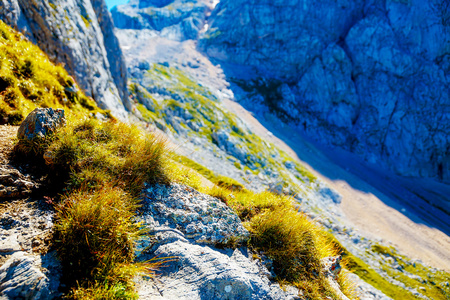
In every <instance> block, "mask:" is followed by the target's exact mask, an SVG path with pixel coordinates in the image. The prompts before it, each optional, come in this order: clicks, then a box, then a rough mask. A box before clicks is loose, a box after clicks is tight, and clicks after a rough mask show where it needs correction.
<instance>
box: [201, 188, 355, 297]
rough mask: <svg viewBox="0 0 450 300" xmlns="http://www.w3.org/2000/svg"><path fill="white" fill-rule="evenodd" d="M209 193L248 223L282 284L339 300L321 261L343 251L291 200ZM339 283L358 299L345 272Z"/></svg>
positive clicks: (257, 246)
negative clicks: (326, 276) (328, 280)
mask: <svg viewBox="0 0 450 300" xmlns="http://www.w3.org/2000/svg"><path fill="white" fill-rule="evenodd" d="M208 193H209V194H210V195H212V196H214V197H218V198H219V199H222V201H224V202H226V203H227V204H228V205H229V206H230V207H231V208H232V209H233V210H234V211H235V212H236V213H237V214H238V215H239V217H240V218H241V220H242V221H244V225H245V227H246V228H247V229H248V230H249V232H250V233H251V239H250V240H249V246H250V247H251V248H252V249H253V250H254V251H256V252H257V253H261V252H262V253H264V255H266V256H267V257H268V258H270V259H271V260H272V261H273V268H274V272H275V274H276V276H277V277H276V279H277V280H278V281H279V282H280V283H282V284H290V285H295V286H297V287H298V288H299V289H300V290H302V291H303V293H304V294H305V295H306V296H307V297H308V298H309V299H324V298H325V297H331V298H332V299H338V296H337V295H336V294H335V293H334V291H333V289H332V288H331V287H330V286H329V284H328V282H327V280H326V278H325V275H324V274H323V270H322V264H321V260H322V259H323V258H325V257H329V256H336V255H338V254H339V253H340V249H339V248H338V247H336V246H335V244H334V243H332V242H331V241H330V240H329V238H328V235H327V233H326V232H325V231H324V230H323V228H321V227H319V226H318V225H316V224H314V223H313V222H312V221H311V220H309V219H308V218H307V217H306V216H305V215H304V214H302V213H300V212H299V211H298V207H297V206H296V205H295V203H294V201H293V200H292V199H291V198H289V197H286V196H280V195H276V194H274V193H271V192H262V193H253V192H251V191H248V190H245V189H242V190H237V189H234V190H232V189H227V188H222V187H218V186H216V187H215V188H213V189H211V190H209V192H208ZM338 282H339V283H340V286H341V289H342V291H343V293H344V294H346V295H347V296H348V297H350V298H351V299H355V298H356V296H355V292H354V290H353V286H352V285H351V283H350V281H349V280H348V279H347V278H346V276H345V273H341V275H340V276H339V279H338Z"/></svg>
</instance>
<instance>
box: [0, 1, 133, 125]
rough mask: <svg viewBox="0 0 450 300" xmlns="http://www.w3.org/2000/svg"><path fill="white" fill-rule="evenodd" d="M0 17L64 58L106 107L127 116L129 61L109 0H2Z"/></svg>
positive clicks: (52, 54)
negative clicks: (115, 29) (116, 27)
mask: <svg viewBox="0 0 450 300" xmlns="http://www.w3.org/2000/svg"><path fill="white" fill-rule="evenodd" d="M0 19H1V20H3V21H4V22H6V23H7V24H9V25H10V26H13V27H15V28H17V29H18V30H19V31H22V32H24V33H25V35H26V36H27V37H28V38H29V39H30V40H31V41H33V42H35V43H37V45H38V46H39V47H40V48H41V49H42V50H43V51H44V52H45V53H47V55H48V56H49V57H50V59H51V60H52V61H54V62H57V63H62V64H63V65H64V66H65V68H66V70H67V71H68V72H69V74H71V75H72V76H74V77H75V78H76V80H77V83H78V84H79V86H80V87H81V88H82V89H83V90H84V92H85V93H86V94H87V95H88V96H91V97H93V98H94V99H95V101H96V102H97V104H98V105H99V106H100V107H101V108H104V109H110V110H111V111H112V113H113V114H114V115H115V116H117V117H119V118H121V119H126V118H127V116H126V113H125V108H124V104H123V103H122V101H123V102H124V103H125V105H127V104H128V103H127V101H128V100H127V85H126V84H127V76H126V69H125V64H124V60H123V57H122V51H121V49H120V47H119V43H118V41H117V38H116V37H115V35H114V32H113V23H112V20H111V15H110V13H109V12H108V10H107V9H106V6H105V3H104V1H103V0H92V1H90V0H89V1H84V0H83V1H82V0H65V1H58V2H57V3H52V2H49V1H29V0H0Z"/></svg>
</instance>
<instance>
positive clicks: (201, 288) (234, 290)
mask: <svg viewBox="0 0 450 300" xmlns="http://www.w3.org/2000/svg"><path fill="white" fill-rule="evenodd" d="M242 251H244V250H239V249H237V250H234V251H232V250H228V251H219V250H218V249H214V248H212V247H208V246H199V245H193V244H189V243H186V242H182V241H175V242H172V243H168V244H165V245H162V246H160V247H159V248H158V249H157V250H156V251H155V252H154V254H155V255H157V256H158V257H174V258H176V259H174V260H172V261H171V262H169V263H167V264H165V267H164V268H163V269H162V270H161V271H162V272H163V274H161V277H160V278H159V280H158V281H159V283H156V284H155V285H156V286H157V287H158V291H159V294H160V296H161V297H163V299H174V300H175V299H180V300H181V299H190V300H197V299H198V300H200V299H229V300H231V299H235V300H238V299H242V300H243V299H255V300H256V299H280V300H281V299H300V298H299V296H298V290H296V289H293V290H292V289H287V290H288V291H286V292H285V291H283V290H282V289H281V288H280V286H279V285H278V284H275V283H272V282H270V280H269V279H268V278H267V277H266V276H265V275H264V274H262V272H261V269H260V267H259V266H258V265H257V263H256V262H255V261H251V260H250V259H249V258H248V256H247V254H246V253H245V252H242ZM143 292H144V291H142V290H141V291H140V293H141V294H142V293H143ZM141 299H146V298H143V297H142V298H141ZM147 299H152V298H147Z"/></svg>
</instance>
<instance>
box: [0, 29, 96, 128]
mask: <svg viewBox="0 0 450 300" xmlns="http://www.w3.org/2000/svg"><path fill="white" fill-rule="evenodd" d="M36 107H53V108H68V109H70V110H72V111H73V112H74V113H78V114H80V115H82V114H85V115H86V114H88V113H90V112H97V111H101V110H99V109H98V107H97V105H96V104H95V102H94V101H93V100H92V99H91V98H89V97H86V96H85V95H84V94H83V93H82V92H81V91H79V90H78V87H77V85H76V84H75V81H74V79H73V78H72V77H70V76H69V75H68V74H67V72H66V70H65V69H64V68H63V67H62V66H60V65H58V66H57V65H54V64H53V63H52V62H50V60H49V58H48V57H47V56H46V55H45V54H44V53H43V52H42V51H41V50H40V49H39V48H38V47H37V46H35V45H33V44H32V43H31V42H29V41H28V40H27V39H26V38H25V37H24V36H23V35H22V34H20V33H17V32H16V31H14V30H13V29H11V28H10V27H9V26H7V25H6V24H5V23H3V22H2V21H0V124H12V125H17V124H20V122H21V121H22V120H23V119H24V117H26V116H27V115H28V113H30V112H31V111H32V110H33V109H35V108H36Z"/></svg>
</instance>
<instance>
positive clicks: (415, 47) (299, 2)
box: [201, 0, 450, 182]
mask: <svg viewBox="0 0 450 300" xmlns="http://www.w3.org/2000/svg"><path fill="white" fill-rule="evenodd" d="M207 22H208V26H209V29H208V31H207V32H206V34H205V35H204V36H203V37H202V39H201V48H202V49H203V51H204V52H205V53H207V54H208V55H209V56H210V57H211V58H213V59H214V60H216V61H217V62H220V63H221V64H222V66H225V70H226V74H227V77H228V78H229V80H231V81H233V80H234V81H235V82H237V83H238V87H237V88H236V89H239V87H240V88H242V89H243V90H245V91H246V92H248V93H247V94H248V95H247V96H245V97H244V98H249V97H250V98H253V99H250V100H246V101H247V102H249V103H254V102H263V103H264V104H266V105H268V106H269V108H270V109H272V110H277V111H278V112H280V113H281V115H283V116H284V117H287V118H288V119H289V120H292V121H294V122H295V123H296V124H298V125H299V127H303V130H304V131H305V132H306V133H307V134H308V135H309V136H311V137H314V138H315V139H317V140H319V141H321V142H322V143H328V144H332V145H337V146H339V147H342V148H344V149H347V150H350V151H352V152H354V153H357V154H359V155H360V156H363V157H364V158H365V159H367V160H368V161H369V162H372V163H375V164H382V165H384V166H385V167H388V168H391V169H393V170H394V171H396V172H397V173H399V174H402V175H406V176H418V177H433V178H437V179H439V180H443V181H447V182H448V181H450V136H449V135H448V132H449V130H450V128H449V124H450V113H449V112H450V99H449V96H448V90H449V87H450V72H449V70H450V59H449V58H450V7H449V2H448V1H446V0H428V1H422V0H409V1H347V0H339V1H325V0H323V1H303V0H293V1H276V2H273V1H260V0H258V1H256V0H255V1H252V0H251V1H248V0H241V1H235V0H229V1H228V0H223V1H220V3H219V4H218V5H217V7H216V8H215V9H214V11H213V12H212V15H211V17H210V18H208V21H207ZM227 65H228V67H227ZM239 66H246V67H247V69H245V72H241V71H240V68H239ZM240 79H244V80H245V81H244V80H240ZM249 81H250V82H249ZM252 81H253V82H252ZM251 105H252V104H249V106H251Z"/></svg>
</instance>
